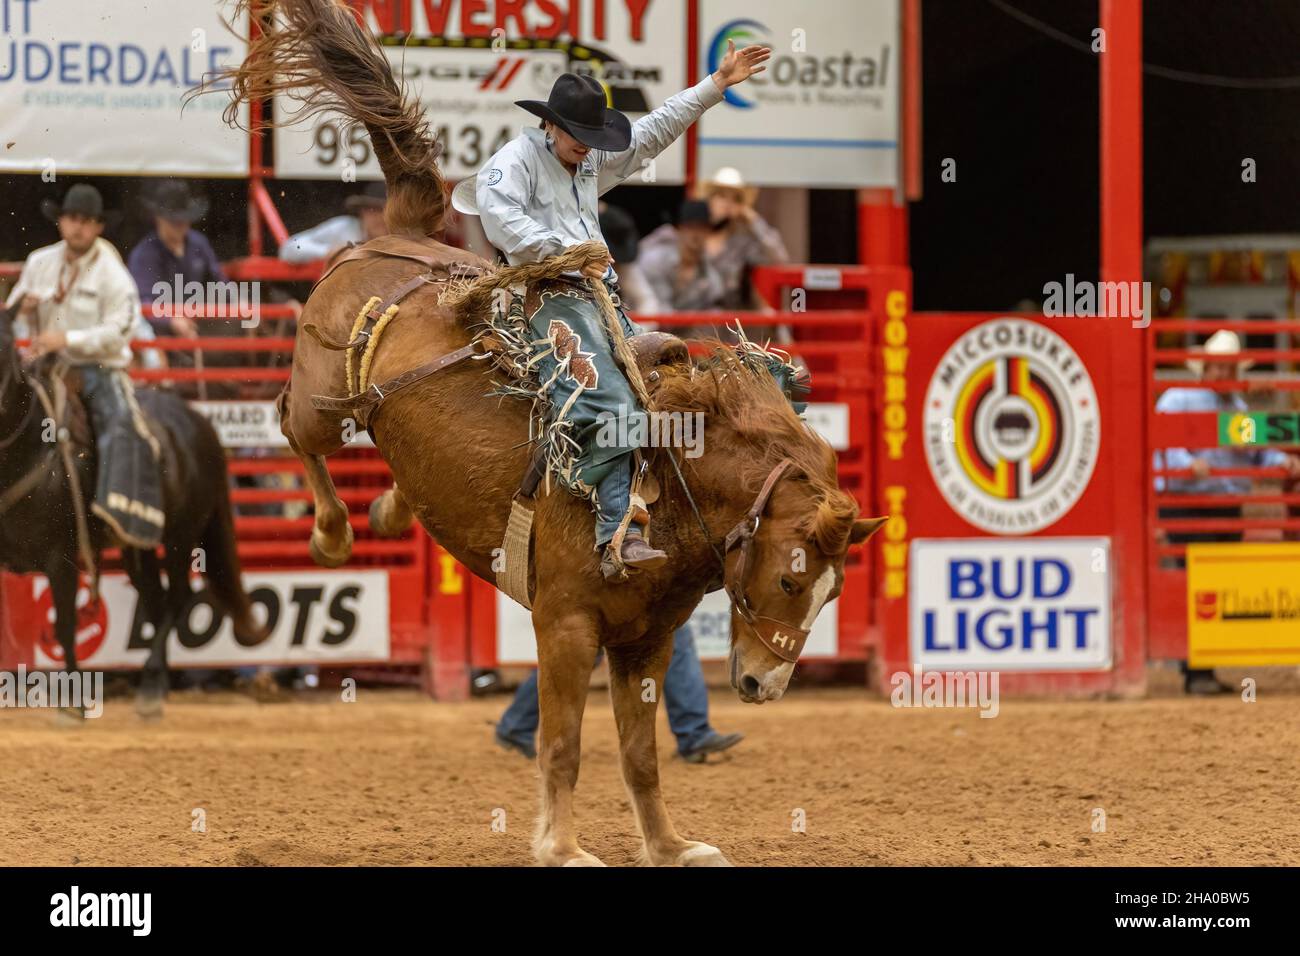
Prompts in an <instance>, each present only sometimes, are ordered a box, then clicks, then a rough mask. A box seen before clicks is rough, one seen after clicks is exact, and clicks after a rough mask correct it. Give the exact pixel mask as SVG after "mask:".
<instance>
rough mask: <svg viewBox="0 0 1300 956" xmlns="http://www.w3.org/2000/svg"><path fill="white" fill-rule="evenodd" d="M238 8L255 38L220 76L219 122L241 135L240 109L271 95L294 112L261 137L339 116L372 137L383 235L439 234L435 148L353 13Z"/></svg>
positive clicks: (246, 1) (306, 4) (298, 0)
mask: <svg viewBox="0 0 1300 956" xmlns="http://www.w3.org/2000/svg"><path fill="white" fill-rule="evenodd" d="M237 9H238V10H239V11H248V12H249V15H250V16H251V17H254V18H255V19H256V20H257V22H259V24H260V26H261V33H260V34H259V35H258V36H257V37H256V38H255V39H254V40H253V42H252V43H251V44H250V45H249V48H248V55H247V56H246V57H245V59H244V62H243V63H242V64H240V65H239V66H238V67H234V68H232V69H229V70H225V71H223V72H222V73H221V74H220V77H219V79H221V80H225V81H229V82H230V83H231V85H232V88H233V89H232V95H233V101H232V102H231V103H230V104H229V105H228V106H227V107H226V110H225V114H224V117H225V120H226V122H227V123H228V124H230V125H231V126H241V125H242V122H241V118H240V115H239V106H240V104H242V103H251V102H254V101H262V100H267V99H269V98H270V97H271V96H272V95H274V94H283V95H285V96H288V97H291V98H293V99H294V100H296V101H298V102H300V103H301V104H302V106H301V108H300V109H298V110H295V111H293V112H292V113H291V114H290V115H289V116H285V117H283V118H281V119H278V120H277V121H276V122H275V123H263V124H261V126H260V127H259V128H265V127H267V126H276V125H288V124H296V123H298V122H301V121H302V120H305V119H309V118H311V117H315V116H319V115H320V114H322V113H327V112H332V113H340V114H342V115H343V117H344V119H345V123H346V128H347V129H351V128H354V127H356V126H364V127H365V129H366V132H368V133H369V134H370V142H371V145H372V146H373V148H374V150H375V157H376V158H377V159H378V160H379V166H380V168H381V169H382V170H383V172H384V180H385V181H386V183H387V185H388V205H387V207H386V209H385V218H386V219H387V222H388V228H389V229H390V230H392V231H393V232H395V233H414V234H417V235H433V234H435V233H437V232H439V231H441V229H442V225H443V220H444V218H445V216H446V202H447V194H446V187H445V183H444V181H443V178H442V173H441V172H440V171H439V169H438V156H439V155H440V154H441V152H442V147H441V145H440V144H439V143H438V141H437V140H436V139H435V138H434V136H433V134H432V133H431V132H430V130H429V122H428V120H427V119H426V118H425V115H424V110H423V109H422V108H421V107H420V104H419V101H418V100H416V98H415V97H414V96H412V95H410V92H409V91H408V90H407V89H405V88H404V87H403V86H402V85H401V84H399V83H398V81H397V80H396V78H395V77H394V76H393V71H392V68H391V67H390V66H389V64H388V60H387V59H386V58H385V56H384V54H383V52H382V50H381V49H380V47H379V44H378V43H377V42H376V41H375V38H374V36H373V34H371V32H370V31H369V30H368V29H367V28H366V27H365V26H364V25H363V24H361V23H360V22H359V21H358V16H357V14H355V13H354V12H353V11H352V10H351V9H350V8H349V7H347V6H346V5H344V4H343V3H342V2H341V0H239V5H238V7H237ZM282 102H283V101H282ZM345 131H346V130H342V131H340V135H342V133H343V132H345Z"/></svg>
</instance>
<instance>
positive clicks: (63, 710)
mask: <svg viewBox="0 0 1300 956" xmlns="http://www.w3.org/2000/svg"><path fill="white" fill-rule="evenodd" d="M54 724H55V726H57V727H84V726H86V711H85V708H84V707H60V708H59V709H58V710H57V711H55V713H54Z"/></svg>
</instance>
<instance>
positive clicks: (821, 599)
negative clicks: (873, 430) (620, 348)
mask: <svg viewBox="0 0 1300 956" xmlns="http://www.w3.org/2000/svg"><path fill="white" fill-rule="evenodd" d="M737 333H738V335H739V337H740V346H739V347H736V348H732V347H730V346H726V345H724V344H723V343H722V342H721V341H718V340H716V339H714V340H711V341H709V342H707V343H706V346H710V347H711V350H712V355H711V356H710V357H709V358H708V359H706V360H704V361H703V362H701V363H699V364H697V365H694V366H688V367H686V368H685V369H683V368H681V367H678V368H677V369H675V370H660V375H659V379H658V382H657V389H656V395H655V397H656V401H657V402H658V404H659V407H660V408H661V409H667V410H671V411H688V410H695V411H699V412H703V414H704V415H705V421H706V424H705V432H706V437H705V441H704V445H705V449H704V452H705V454H704V457H703V459H702V460H701V462H700V463H699V466H698V471H697V474H698V475H699V480H701V482H702V484H703V485H704V486H705V487H706V488H707V489H708V490H709V491H710V492H712V494H713V495H714V496H716V497H715V503H716V506H717V508H718V510H717V511H716V512H715V514H718V513H721V514H723V515H726V516H727V517H726V521H727V522H728V523H731V522H734V524H731V527H730V530H728V531H726V532H725V535H726V536H725V539H724V542H723V548H722V549H721V557H722V565H723V567H722V572H723V574H722V578H723V586H724V587H725V588H726V591H727V594H728V596H729V597H730V598H731V610H732V613H731V625H732V626H731V657H730V670H731V684H732V686H733V687H734V688H735V689H736V692H737V693H738V694H739V695H740V698H741V700H744V701H746V702H747V703H762V702H764V701H768V700H778V699H780V697H781V696H782V695H783V694H784V693H785V689H786V686H787V685H788V684H789V682H790V675H791V674H792V673H793V672H794V665H795V662H796V661H797V660H798V659H799V654H800V652H801V651H802V650H803V646H804V644H805V642H806V641H807V639H808V635H809V632H810V631H811V630H812V626H813V622H814V621H815V620H816V619H817V615H818V613H819V612H820V611H821V609H822V608H823V607H825V606H826V604H827V603H828V602H830V601H833V600H834V599H835V598H837V597H838V596H839V594H840V590H841V589H842V588H843V586H844V565H845V562H846V561H847V559H848V554H849V548H850V547H851V546H853V545H855V544H861V543H862V542H863V541H866V540H867V538H869V537H870V536H871V535H872V534H873V533H874V532H875V531H876V530H877V529H879V528H880V526H881V525H883V524H884V523H885V521H886V520H888V519H886V518H864V517H861V516H860V515H859V513H858V503H857V502H856V501H855V500H854V499H853V496H852V495H850V494H848V493H847V492H845V491H843V490H842V489H841V488H840V487H839V479H838V471H837V461H836V457H835V452H834V450H833V449H832V448H831V447H830V445H829V444H828V443H827V442H826V440H825V439H823V438H822V437H821V436H820V435H818V434H817V433H816V432H815V431H813V430H812V428H810V427H809V426H808V425H807V423H806V422H804V421H803V419H802V418H800V416H799V413H798V411H799V410H800V409H801V406H798V405H797V402H796V401H795V399H796V398H797V397H798V395H797V392H796V389H795V386H796V385H800V386H801V388H800V389H799V390H803V389H806V380H807V376H806V373H803V372H801V371H799V370H796V369H795V368H794V367H793V366H792V365H790V364H789V362H788V358H787V357H786V356H785V355H784V353H781V352H779V351H777V350H770V349H764V348H759V347H758V346H757V345H755V344H754V343H752V342H749V341H748V339H746V338H745V337H744V334H743V332H741V331H740V330H739V329H737ZM738 514H739V515H740V516H741V517H740V519H739V520H738V521H737V520H736V517H735V516H736V515H738ZM714 533H717V532H716V525H715V531H714Z"/></svg>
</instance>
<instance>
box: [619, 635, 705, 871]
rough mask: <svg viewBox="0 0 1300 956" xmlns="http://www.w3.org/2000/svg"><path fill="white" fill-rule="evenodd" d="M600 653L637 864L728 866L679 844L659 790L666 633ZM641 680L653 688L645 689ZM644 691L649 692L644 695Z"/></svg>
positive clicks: (698, 847)
mask: <svg viewBox="0 0 1300 956" xmlns="http://www.w3.org/2000/svg"><path fill="white" fill-rule="evenodd" d="M605 650H606V652H607V653H608V654H609V698H610V701H611V703H613V705H614V721H615V723H617V724H618V752H619V758H620V760H621V762H622V764H623V783H624V784H625V785H626V786H627V792H628V796H630V797H631V798H632V809H633V811H634V812H635V813H636V822H637V827H638V828H639V829H640V830H641V853H640V854H639V861H640V862H641V863H642V864H647V865H650V866H672V865H679V866H729V865H730V864H729V863H728V862H727V859H726V857H724V856H723V855H722V853H721V852H719V851H718V848H717V847H714V846H710V845H709V844H707V843H697V842H695V841H692V840H683V839H682V838H681V837H680V836H678V835H677V831H676V830H675V829H674V828H673V823H672V820H670V819H669V818H668V808H667V807H666V806H664V797H663V792H662V791H661V790H660V789H659V752H658V750H656V748H655V713H656V712H657V711H658V709H659V698H660V697H661V696H663V687H664V674H665V673H667V671H668V660H669V658H671V657H672V654H673V635H672V633H671V632H669V633H668V634H666V635H664V636H662V637H660V638H659V639H658V640H657V641H654V642H652V643H638V644H632V645H625V646H621V647H607V648H605ZM647 680H649V681H652V682H653V683H651V684H647V683H646V681H647ZM650 690H653V693H648V691H650ZM647 698H648V699H647Z"/></svg>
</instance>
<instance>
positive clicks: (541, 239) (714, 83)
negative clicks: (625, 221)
mask: <svg viewBox="0 0 1300 956" xmlns="http://www.w3.org/2000/svg"><path fill="white" fill-rule="evenodd" d="M769 55H770V54H769V51H768V50H767V49H766V48H764V47H759V46H751V47H746V48H745V49H743V50H740V51H737V50H736V49H735V46H734V44H730V43H729V44H728V51H727V56H726V59H725V60H724V61H723V63H722V65H721V66H720V67H719V69H718V70H717V72H715V73H712V74H710V75H709V76H707V77H705V78H704V79H703V80H702V81H701V82H700V83H698V84H696V85H695V86H694V87H692V88H691V89H688V90H685V91H683V92H681V93H678V94H677V95H676V96H673V97H671V98H670V99H668V100H667V101H666V102H665V103H664V104H663V105H662V106H660V107H659V108H658V109H657V110H655V111H654V112H652V113H649V114H648V115H646V116H643V117H642V118H641V119H639V120H637V121H636V122H635V123H631V122H629V120H628V118H627V117H626V116H624V115H623V114H622V113H620V112H618V111H617V110H613V109H609V108H607V106H606V95H605V90H604V88H603V87H602V86H601V84H600V83H599V82H598V81H597V80H595V79H593V78H592V77H590V76H576V75H574V74H572V73H565V74H564V75H562V76H561V77H560V78H559V79H557V80H556V81H555V85H554V87H553V88H552V89H551V93H550V97H549V99H548V100H547V101H546V102H541V101H539V100H524V101H520V102H518V103H517V104H516V105H517V106H521V107H523V108H524V109H525V110H527V111H528V112H530V113H532V114H534V115H535V116H539V117H541V119H542V123H541V128H540V129H531V128H529V129H525V130H524V131H523V133H522V135H520V136H519V137H517V138H516V139H514V140H512V141H511V142H509V143H507V144H506V145H505V146H504V147H502V148H501V150H499V151H498V152H497V153H496V154H495V155H493V156H492V157H491V158H490V159H488V161H487V162H486V163H485V164H484V165H483V167H482V169H481V170H480V171H479V173H478V175H477V177H476V179H475V180H474V185H473V186H472V187H470V188H472V189H473V202H472V203H471V202H470V201H469V197H468V196H467V195H466V190H464V189H459V188H458V190H457V194H458V195H457V203H456V205H457V207H458V208H460V209H462V211H469V212H474V211H476V212H477V213H478V215H479V216H480V217H481V219H482V223H483V230H484V232H485V233H486V234H487V237H488V240H489V241H491V243H492V244H493V245H494V246H496V248H497V249H499V250H500V251H501V252H502V253H503V254H504V255H505V257H506V259H507V260H508V261H509V263H510V265H512V266H517V265H523V264H526V263H536V262H541V261H542V260H543V259H547V258H549V257H551V256H556V255H559V254H560V253H562V252H564V251H565V250H566V249H568V248H570V247H572V246H575V245H578V244H580V243H584V242H590V241H592V240H598V241H600V242H602V243H603V242H604V237H603V236H602V235H601V231H600V222H599V219H598V216H597V198H598V197H599V196H600V195H601V194H603V193H605V192H608V191H609V190H610V189H613V188H614V187H615V186H617V185H618V184H619V183H621V182H622V181H623V180H625V179H627V178H628V177H630V176H632V175H634V174H636V173H638V172H642V171H643V169H644V168H645V167H646V166H647V165H648V164H649V162H650V161H651V160H652V159H653V158H654V157H655V156H657V155H659V154H660V153H661V152H663V151H664V150H665V149H667V148H668V146H670V145H671V144H672V143H673V141H674V140H676V139H677V138H678V137H679V136H681V135H682V133H683V132H685V131H686V128H687V127H688V126H690V125H691V124H692V123H694V122H695V121H696V120H698V119H699V118H700V116H702V115H703V114H704V111H705V110H707V109H708V108H709V107H711V106H714V105H716V104H718V103H721V102H722V99H723V95H724V94H725V92H726V89H727V87H729V86H734V85H735V84H737V83H740V82H742V81H744V80H746V79H748V78H749V77H750V76H752V75H753V74H755V73H758V72H761V71H762V70H764V69H766V67H764V66H762V65H761V64H762V63H763V61H765V60H766V59H767V58H768V56H769ZM474 206H477V209H474ZM584 276H585V277H586V278H589V279H602V280H604V282H605V284H606V286H607V287H608V288H609V290H610V292H611V298H612V299H613V302H614V303H615V305H616V306H618V303H619V298H618V294H617V281H618V276H617V275H616V274H615V272H614V269H613V260H612V259H610V260H608V261H606V262H600V263H596V264H593V265H589V266H588V267H587V268H586V269H584V270H583V271H582V273H581V274H579V273H573V280H574V281H572V282H570V283H568V287H567V288H565V289H563V290H562V291H560V292H558V293H553V292H547V293H545V294H543V295H542V296H541V297H540V304H539V305H538V306H537V308H536V311H535V312H532V314H531V315H528V324H529V328H530V331H531V333H532V338H533V339H534V340H535V341H536V342H537V343H538V344H539V345H540V346H541V351H542V352H545V353H547V354H545V355H539V358H538V362H537V364H538V367H539V371H540V378H541V380H542V381H544V382H548V383H550V384H549V390H548V394H547V398H548V400H549V403H550V406H551V408H552V409H554V410H555V414H561V413H562V415H563V417H564V420H565V422H567V423H568V425H567V427H568V428H569V429H570V430H571V431H570V433H571V434H572V435H573V436H574V437H575V438H576V440H577V442H578V444H579V445H580V446H581V451H580V452H579V454H578V455H577V458H576V461H575V467H574V469H573V471H574V472H575V474H574V478H575V479H576V482H577V486H578V488H579V490H583V491H586V490H588V489H589V490H590V492H591V493H592V500H593V503H594V505H595V508H596V547H597V548H598V549H604V550H605V551H606V554H605V559H604V560H603V561H602V565H601V567H602V570H603V571H604V572H605V576H606V578H607V579H610V580H618V579H619V578H618V576H617V574H616V572H615V568H616V563H615V562H614V561H613V556H612V555H611V554H610V553H609V550H610V549H609V545H610V543H611V541H612V540H613V539H614V537H615V532H616V531H617V529H618V528H619V526H620V524H622V523H623V522H624V520H625V516H626V515H627V513H628V510H629V508H630V507H631V490H632V467H633V450H634V449H633V447H632V446H631V445H630V444H629V445H628V446H627V447H622V446H617V445H616V446H613V447H608V446H602V445H601V443H600V442H598V441H597V438H598V436H599V435H601V434H606V435H607V434H609V433H610V432H611V431H612V430H611V429H603V428H602V427H601V426H602V425H603V424H604V423H605V422H607V420H608V419H609V416H611V415H613V416H616V418H617V419H618V420H625V419H628V418H631V417H633V416H640V415H644V414H645V412H644V410H643V409H642V408H641V406H640V404H639V403H638V401H637V399H636V396H635V394H634V393H633V390H632V388H631V386H630V385H629V383H628V381H627V379H626V378H625V377H624V375H623V374H622V373H621V372H620V370H619V368H618V366H617V364H616V363H615V359H614V354H613V349H612V345H611V342H610V340H609V337H608V334H607V333H606V331H605V328H604V326H603V324H602V322H601V313H600V308H599V306H598V305H597V303H596V302H595V301H593V297H592V295H591V292H590V290H589V289H588V288H587V287H586V283H585V282H583V281H582V279H583V277H584ZM618 311H619V319H620V321H621V323H622V326H623V330H624V334H625V335H628V336H631V335H635V334H636V330H635V327H634V326H633V325H632V323H631V322H629V321H628V319H627V316H626V315H625V314H624V313H623V310H622V308H621V307H619V309H618ZM575 339H576V341H575ZM575 353H576V354H579V355H581V354H583V353H587V354H586V357H587V358H588V360H589V364H587V363H583V364H582V365H581V366H576V365H575V363H574V362H572V361H571V360H569V359H568V357H569V356H573V355H574V354H575ZM575 393H576V395H575ZM636 431H637V429H635V428H631V427H629V428H626V429H624V428H619V429H618V430H617V433H618V434H619V435H623V436H626V435H629V434H635V433H636ZM620 556H621V558H622V564H624V565H626V566H627V567H629V568H655V567H659V566H661V565H663V564H664V563H665V562H666V561H667V560H668V556H667V554H665V553H664V552H663V551H659V550H656V549H654V548H652V547H651V546H650V545H649V544H648V543H647V542H646V541H645V540H644V538H643V537H642V536H641V532H640V530H639V528H638V527H637V525H636V524H635V523H631V524H628V526H627V532H626V536H625V537H624V538H623V543H622V548H621V551H620Z"/></svg>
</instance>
